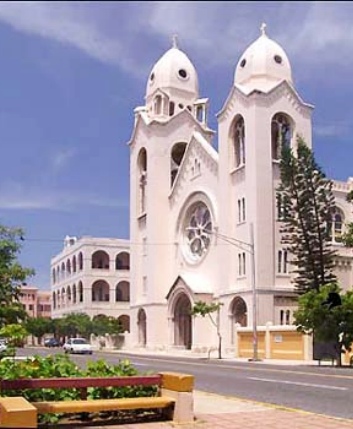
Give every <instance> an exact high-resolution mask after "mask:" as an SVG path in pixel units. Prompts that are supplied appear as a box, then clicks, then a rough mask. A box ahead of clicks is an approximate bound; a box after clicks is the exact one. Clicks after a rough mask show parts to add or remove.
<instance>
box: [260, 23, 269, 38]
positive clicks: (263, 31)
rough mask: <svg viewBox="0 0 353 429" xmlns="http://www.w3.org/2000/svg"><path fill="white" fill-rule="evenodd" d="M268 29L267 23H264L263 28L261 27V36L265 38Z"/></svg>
mask: <svg viewBox="0 0 353 429" xmlns="http://www.w3.org/2000/svg"><path fill="white" fill-rule="evenodd" d="M266 27H267V25H266V23H264V22H263V23H262V24H261V27H260V31H261V34H262V35H263V36H266Z"/></svg>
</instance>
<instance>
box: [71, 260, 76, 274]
mask: <svg viewBox="0 0 353 429" xmlns="http://www.w3.org/2000/svg"><path fill="white" fill-rule="evenodd" d="M72 272H73V273H76V256H74V257H73V258H72Z"/></svg>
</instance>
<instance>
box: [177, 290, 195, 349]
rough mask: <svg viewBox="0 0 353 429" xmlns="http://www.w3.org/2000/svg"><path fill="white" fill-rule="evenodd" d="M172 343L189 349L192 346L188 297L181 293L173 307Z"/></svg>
mask: <svg viewBox="0 0 353 429" xmlns="http://www.w3.org/2000/svg"><path fill="white" fill-rule="evenodd" d="M174 345H176V346H180V347H185V348H186V349H188V350H190V349H191V346H192V316H191V302H190V299H189V297H188V296H187V295H186V294H185V293H182V294H180V295H179V297H178V298H177V300H176V303H175V307H174Z"/></svg>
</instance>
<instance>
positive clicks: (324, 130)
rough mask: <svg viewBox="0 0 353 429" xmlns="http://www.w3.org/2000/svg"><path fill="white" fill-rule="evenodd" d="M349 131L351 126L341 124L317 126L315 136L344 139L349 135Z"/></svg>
mask: <svg viewBox="0 0 353 429" xmlns="http://www.w3.org/2000/svg"><path fill="white" fill-rule="evenodd" d="M349 131H350V126H349V124H345V123H339V122H337V123H334V124H325V125H317V126H315V128H314V134H315V135H316V136H318V137H342V136H345V135H348V133H349Z"/></svg>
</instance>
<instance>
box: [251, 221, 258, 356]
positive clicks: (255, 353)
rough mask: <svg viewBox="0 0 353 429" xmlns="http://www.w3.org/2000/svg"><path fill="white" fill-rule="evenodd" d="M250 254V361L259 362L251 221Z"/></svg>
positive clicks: (252, 228)
mask: <svg viewBox="0 0 353 429" xmlns="http://www.w3.org/2000/svg"><path fill="white" fill-rule="evenodd" d="M249 247H250V254H251V276H252V282H251V283H252V309H253V315H252V331H253V357H252V358H251V359H249V361H250V362H258V361H259V360H260V359H259V355H258V336H257V302H256V301H257V295H256V275H255V243H254V225H253V223H250V243H249Z"/></svg>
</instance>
